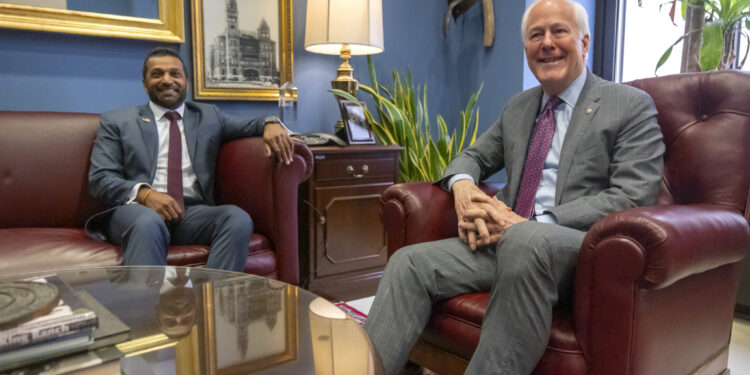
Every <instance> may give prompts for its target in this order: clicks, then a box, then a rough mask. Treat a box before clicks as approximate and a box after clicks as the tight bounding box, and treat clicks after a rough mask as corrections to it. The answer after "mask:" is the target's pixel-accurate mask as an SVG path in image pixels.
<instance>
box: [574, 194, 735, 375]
mask: <svg viewBox="0 0 750 375" xmlns="http://www.w3.org/2000/svg"><path fill="white" fill-rule="evenodd" d="M748 248H750V228H748V224H747V221H746V220H745V219H744V217H743V216H742V215H740V214H739V213H738V212H735V211H733V210H730V209H727V208H726V207H724V206H718V205H709V204H696V205H662V206H653V207H641V208H634V209H630V210H625V211H621V212H617V213H613V214H611V215H609V216H607V217H605V218H604V219H602V220H600V221H599V222H597V223H596V224H595V225H594V226H593V227H592V228H591V230H590V231H589V232H588V233H587V234H586V237H585V238H584V241H583V245H582V246H581V252H580V254H579V257H578V263H577V268H576V280H575V291H574V293H575V297H574V298H575V305H574V309H575V330H576V337H577V338H578V340H579V344H580V345H581V348H582V349H583V351H584V353H585V354H586V357H588V358H606V360H603V361H592V363H590V364H589V365H590V367H589V370H590V371H591V372H590V373H592V374H605V373H606V374H619V373H624V372H623V370H622V369H626V368H630V369H631V370H632V369H633V367H634V366H635V367H639V366H645V367H644V368H651V367H649V366H651V365H655V363H661V366H663V365H664V364H668V363H670V361H679V360H680V358H682V357H685V358H704V357H705V356H706V354H705V353H699V352H695V353H681V354H680V355H679V356H678V355H676V354H675V353H680V349H682V348H683V347H684V348H685V349H684V350H693V349H692V347H690V346H687V345H685V343H686V342H691V341H694V340H696V339H700V340H702V341H703V342H704V343H705V345H704V347H708V348H711V347H713V348H714V350H717V352H716V353H718V351H719V350H723V349H725V347H724V345H726V344H728V340H729V334H730V331H731V326H727V325H726V322H731V316H732V313H733V311H734V304H735V298H736V293H737V285H738V278H739V272H740V267H739V264H740V263H739V262H740V261H741V260H742V258H743V257H744V256H745V253H746V252H747V250H748ZM695 322H701V323H700V325H696V324H695ZM667 332H669V333H668V334H667ZM613 337H617V339H616V340H613V339H612V338H613ZM668 348H671V349H668ZM717 355H718V354H717ZM681 356H682V357H681ZM691 356H692V357H691ZM657 358H658V362H657V360H656V359H657ZM647 364H648V365H647ZM658 366H659V365H656V368H658ZM632 373H638V371H636V370H633V372H632Z"/></svg>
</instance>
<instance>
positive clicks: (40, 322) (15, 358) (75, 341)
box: [0, 300, 98, 368]
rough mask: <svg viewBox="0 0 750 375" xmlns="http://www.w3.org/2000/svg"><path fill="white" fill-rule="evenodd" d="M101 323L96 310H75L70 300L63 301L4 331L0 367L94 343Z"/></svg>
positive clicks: (0, 348) (1, 338)
mask: <svg viewBox="0 0 750 375" xmlns="http://www.w3.org/2000/svg"><path fill="white" fill-rule="evenodd" d="M97 323H98V320H97V316H96V313H94V311H92V310H89V309H76V310H73V309H72V308H71V307H70V305H68V304H67V301H65V300H60V304H59V305H58V306H57V307H55V308H54V309H53V310H52V312H50V313H49V314H47V315H44V316H42V317H39V318H36V319H33V320H30V321H28V322H25V323H22V324H20V325H18V326H16V327H13V328H10V329H6V330H4V331H0V368H2V367H5V366H6V365H9V364H12V363H17V362H20V361H25V360H27V359H30V358H37V357H42V356H44V357H46V356H48V355H50V354H54V353H60V352H69V351H72V350H75V349H79V348H84V347H87V346H88V345H90V344H92V343H93V340H94V337H93V332H94V329H95V328H96V327H97Z"/></svg>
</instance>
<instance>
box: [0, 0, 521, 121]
mask: <svg viewBox="0 0 750 375" xmlns="http://www.w3.org/2000/svg"><path fill="white" fill-rule="evenodd" d="M444 3H446V2H444V1H438V2H436V1H434V0H384V1H383V20H384V28H385V35H384V37H385V52H383V53H382V54H379V55H375V56H374V62H375V67H376V71H377V74H378V77H379V80H380V81H381V83H385V84H389V83H390V81H391V79H390V77H391V73H390V72H391V70H392V69H398V70H400V71H401V72H406V70H407V69H410V70H411V72H412V74H413V76H414V80H415V82H417V83H426V84H427V88H428V103H429V108H430V111H431V114H430V118H431V121H432V122H434V119H435V116H436V115H437V113H441V114H443V116H445V117H446V120H447V121H448V123H449V126H450V125H451V124H454V123H455V122H456V121H457V120H458V112H459V110H460V109H461V108H463V106H464V105H465V104H466V101H467V100H468V97H469V95H471V93H472V92H473V91H475V90H477V89H478V88H479V86H480V85H481V84H482V83H484V89H483V91H482V94H481V96H480V101H479V107H480V122H481V127H482V129H481V130H484V129H486V128H487V127H488V126H489V124H490V123H491V121H492V120H494V119H495V118H496V117H497V115H498V114H499V112H500V110H501V107H502V104H503V103H504V102H505V101H506V100H507V99H508V98H509V97H510V96H511V95H512V94H514V93H516V92H518V91H519V90H520V89H521V86H522V69H523V49H522V45H521V42H520V40H519V36H518V35H519V32H518V29H519V27H520V16H521V14H522V12H523V9H524V7H525V2H524V0H513V1H503V2H500V1H497V2H496V5H495V17H496V20H495V24H496V40H495V44H494V46H493V47H491V48H485V47H483V46H482V33H483V29H482V14H481V9H480V6H474V7H473V8H472V9H471V10H470V11H469V12H467V13H466V14H464V15H463V16H462V17H461V18H459V20H458V23H455V22H452V23H451V24H450V26H449V27H448V34H447V37H446V38H443V36H442V33H441V23H442V18H443V12H444V11H445V8H446V5H445V4H444ZM306 6H307V1H305V0H299V1H294V4H293V17H294V82H295V85H296V86H297V87H298V88H299V114H298V123H299V124H298V127H297V129H294V130H296V131H303V132H308V131H328V132H330V131H331V130H332V126H333V125H332V124H333V123H334V122H335V121H336V119H337V118H338V116H339V113H338V108H337V106H336V103H335V101H334V100H333V97H332V96H331V94H330V93H328V92H327V91H326V90H327V89H328V88H329V85H330V81H331V80H332V79H333V78H335V74H336V73H335V70H336V67H337V66H338V64H339V62H340V59H339V58H338V57H337V56H329V55H318V54H313V53H310V52H307V51H305V49H304V45H303V44H304V25H305V16H306V14H305V9H306ZM185 18H186V23H185V25H186V34H187V38H186V39H188V40H187V41H186V42H185V43H184V44H181V45H178V44H173V45H172V46H173V47H176V48H178V49H179V50H180V53H181V54H182V56H183V59H184V60H185V62H186V64H187V65H188V70H192V66H191V65H192V59H191V58H190V56H191V51H192V46H191V42H190V35H191V27H190V26H191V25H190V0H185ZM161 44H163V43H159V42H150V41H142V40H131V39H115V38H101V37H90V36H79V35H69V34H57V33H43V32H32V31H20V30H9V29H0V87H2V90H0V109H2V110H45V111H72V112H96V113H100V112H103V111H107V110H111V109H114V108H119V107H123V106H129V105H137V104H143V103H145V102H146V101H147V99H148V98H147V96H146V94H145V92H144V90H143V86H142V85H141V64H142V59H143V56H144V55H145V54H146V53H147V52H148V50H150V49H151V48H153V47H154V46H157V45H161ZM352 65H353V66H354V68H355V75H356V76H357V78H358V79H359V80H360V81H361V82H362V83H363V84H370V80H369V75H368V74H367V60H366V58H365V57H364V56H355V57H353V58H352ZM364 96H365V95H364V94H360V97H364ZM191 97H192V91H191V92H190V93H189V94H188V98H191ZM214 103H216V104H217V105H218V106H219V107H221V108H222V110H225V111H227V112H229V113H233V114H238V115H245V116H258V115H263V114H269V113H276V111H277V107H276V104H275V103H274V102H257V101H253V102H248V101H215V102H214Z"/></svg>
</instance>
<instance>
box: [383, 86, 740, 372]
mask: <svg viewBox="0 0 750 375" xmlns="http://www.w3.org/2000/svg"><path fill="white" fill-rule="evenodd" d="M630 84H631V85H633V86H635V87H638V88H640V89H642V90H644V91H646V92H648V93H649V94H650V95H651V96H652V97H653V98H654V101H655V103H656V107H657V109H658V111H659V115H658V116H659V117H658V122H659V124H660V126H661V128H662V132H663V134H664V143H665V144H666V147H667V149H666V154H665V156H664V159H665V171H664V177H663V178H662V184H661V191H660V195H659V198H658V203H657V205H655V206H652V207H643V208H635V209H630V210H626V211H622V212H617V213H613V214H611V215H609V216H607V217H605V218H604V219H602V220H600V221H599V222H597V223H596V224H595V225H594V226H593V227H592V228H591V229H590V230H589V232H588V233H587V235H586V237H585V239H584V242H583V245H582V247H581V251H580V256H579V259H578V263H577V269H576V279H575V287H574V298H573V299H574V300H573V301H562V302H561V303H560V304H559V305H558V306H557V307H556V309H555V314H554V318H553V322H552V331H551V335H550V339H549V344H548V346H547V349H546V352H545V353H544V355H543V357H542V359H541V361H540V362H539V364H538V365H537V367H536V369H535V370H534V374H535V375H542V374H544V375H573V374H576V375H580V374H592V375H619V374H644V375H645V374H654V375H669V374H681V375H684V374H722V373H728V370H727V356H728V352H729V349H728V348H729V340H730V335H731V330H732V318H733V311H734V305H735V298H736V293H737V289H738V283H739V274H740V261H741V260H742V258H743V257H744V255H745V253H746V251H747V250H748V248H749V247H750V230H749V229H748V215H749V214H750V213H749V212H748V202H750V200H749V199H750V195H749V194H748V193H749V192H750V147H749V146H748V145H750V75H746V74H744V73H740V72H736V71H720V72H704V73H691V74H679V75H673V76H665V77H658V78H650V79H643V80H637V81H634V82H630ZM382 209H383V212H382V213H383V220H384V223H385V226H386V230H387V236H388V251H389V254H392V253H393V252H394V251H396V250H397V249H399V248H401V247H403V246H405V245H409V244H413V243H418V242H424V241H431V240H437V239H440V238H445V237H450V236H456V235H457V233H456V217H455V211H454V208H453V199H452V196H451V195H450V194H448V193H446V192H445V191H443V190H441V189H439V188H437V187H435V186H433V185H431V184H430V183H426V182H425V183H409V184H399V185H394V186H392V187H390V188H389V189H388V190H386V191H385V193H384V194H383V196H382ZM487 299H488V294H487V293H473V294H467V295H462V296H457V297H455V298H452V299H448V300H444V301H441V302H439V303H437V304H436V305H435V306H434V310H433V314H432V317H431V320H430V322H429V323H428V326H427V328H426V331H425V332H424V334H423V336H422V337H421V339H420V341H419V343H418V344H417V346H416V347H415V349H414V351H413V352H412V354H411V360H412V361H414V362H416V363H418V364H421V365H423V366H425V367H427V368H430V369H432V370H434V371H437V372H438V373H440V374H441V375H449V374H461V373H463V370H464V369H465V367H466V363H467V361H468V360H469V359H470V358H471V355H472V353H473V352H474V350H475V349H476V346H477V343H478V340H479V332H480V329H481V325H482V318H483V316H484V313H485V311H486V307H487Z"/></svg>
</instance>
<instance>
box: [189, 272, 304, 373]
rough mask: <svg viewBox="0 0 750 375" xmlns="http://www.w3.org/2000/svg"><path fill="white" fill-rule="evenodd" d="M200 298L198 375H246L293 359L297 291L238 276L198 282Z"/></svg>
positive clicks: (281, 284)
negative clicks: (201, 308)
mask: <svg viewBox="0 0 750 375" xmlns="http://www.w3.org/2000/svg"><path fill="white" fill-rule="evenodd" d="M202 298H203V300H204V301H203V316H204V318H203V324H202V325H201V326H200V327H199V328H198V332H199V334H198V335H199V337H200V339H199V340H198V345H197V346H198V347H197V348H196V349H197V350H198V352H200V353H203V355H201V356H200V361H199V363H200V365H199V366H200V369H201V371H200V373H201V374H206V375H241V374H249V373H253V372H256V371H259V370H261V369H264V368H268V367H274V366H279V365H281V364H283V363H286V362H291V361H294V360H296V359H297V357H298V355H299V354H298V351H299V348H298V345H299V337H298V336H299V333H298V329H299V328H298V316H297V314H298V312H297V288H296V287H293V286H291V285H287V284H284V283H282V282H278V281H276V280H270V279H264V278H261V277H247V276H239V277H236V278H229V279H224V280H220V281H215V282H213V283H206V284H203V285H202ZM235 352H236V353H235Z"/></svg>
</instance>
